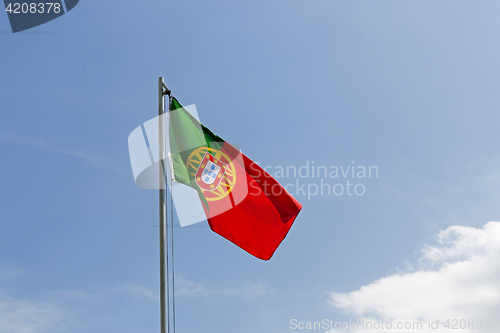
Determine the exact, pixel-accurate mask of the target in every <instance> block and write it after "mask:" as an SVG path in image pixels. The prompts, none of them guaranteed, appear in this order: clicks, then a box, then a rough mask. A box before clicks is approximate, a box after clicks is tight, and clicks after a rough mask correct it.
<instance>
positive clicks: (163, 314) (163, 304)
mask: <svg viewBox="0 0 500 333" xmlns="http://www.w3.org/2000/svg"><path fill="white" fill-rule="evenodd" d="M164 85H165V84H164V83H163V78H162V77H160V78H158V116H159V117H158V147H159V155H158V160H159V169H160V170H159V181H160V184H159V185H160V187H159V188H160V318H161V333H167V327H168V322H167V315H168V313H169V311H168V309H167V302H168V299H167V260H166V259H167V256H166V254H165V239H166V235H165V233H166V218H167V200H166V199H167V198H166V196H167V190H166V184H165V173H164V171H165V165H164V158H165V121H164V117H163V116H162V115H163V114H164V113H165V102H164V98H163V86H164Z"/></svg>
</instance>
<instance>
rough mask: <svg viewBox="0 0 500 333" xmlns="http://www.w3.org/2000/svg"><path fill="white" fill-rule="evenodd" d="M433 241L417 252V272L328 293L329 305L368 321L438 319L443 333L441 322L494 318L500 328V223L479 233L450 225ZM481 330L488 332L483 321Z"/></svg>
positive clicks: (407, 272) (474, 229)
mask: <svg viewBox="0 0 500 333" xmlns="http://www.w3.org/2000/svg"><path fill="white" fill-rule="evenodd" d="M436 241H437V242H436V244H435V245H425V246H424V247H423V248H422V250H421V252H420V258H419V260H418V263H417V264H416V267H417V268H414V269H413V270H411V269H410V270H407V271H405V272H400V273H397V274H392V275H389V276H387V277H384V278H381V279H379V280H377V281H374V282H373V283H371V284H369V285H366V286H362V287H361V288H360V289H358V290H355V291H352V292H350V293H332V294H331V304H332V305H333V306H334V307H336V308H338V309H341V310H343V311H345V312H347V313H351V314H354V315H356V316H357V317H358V318H365V319H371V320H379V321H380V320H383V321H392V322H395V321H401V322H402V321H423V322H425V323H427V322H428V320H429V319H431V320H433V321H435V320H439V321H440V322H441V326H440V327H441V328H442V329H443V331H449V330H448V329H447V328H445V327H443V326H442V324H444V323H445V322H446V320H447V319H458V320H462V319H464V320H466V321H467V323H468V320H469V319H474V321H476V320H478V319H489V320H490V321H491V320H492V319H497V325H500V321H499V320H498V311H499V310H500V260H499V257H500V222H489V223H487V224H485V225H484V226H483V228H481V229H478V228H473V227H466V226H452V227H449V228H447V229H446V230H443V231H441V232H439V234H438V235H437V237H436ZM476 323H477V322H476ZM476 329H477V327H476V328H475V329H469V328H467V329H462V330H461V331H462V332H465V331H475V330H476ZM490 329H491V322H490ZM407 331H408V330H405V332H407ZM424 331H425V330H424ZM431 331H432V332H436V331H439V330H431ZM482 331H488V329H486V328H485V327H484V323H483V327H482ZM419 332H422V330H419Z"/></svg>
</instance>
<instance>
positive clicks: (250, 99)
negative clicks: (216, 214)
mask: <svg viewBox="0 0 500 333" xmlns="http://www.w3.org/2000/svg"><path fill="white" fill-rule="evenodd" d="M499 14H500V4H499V3H498V2H495V1H482V2H480V3H479V2H473V1H440V2H435V1H404V2H401V1H382V0H378V1H332V0H328V1H327V0H319V1H313V2H311V1H254V2H251V3H241V2H232V1H190V2H181V1H156V0H155V1H152V0H146V1H141V2H139V3H134V2H123V1H106V2H102V1H90V0H86V1H84V0H82V1H80V3H79V4H78V6H77V7H75V9H73V10H72V11H71V12H70V13H68V14H66V15H63V16H62V17H60V18H58V19H56V20H54V21H52V22H49V23H46V24H44V25H42V26H39V27H36V28H33V29H31V30H27V31H25V32H21V33H17V34H12V33H11V32H10V26H9V23H8V19H7V15H6V14H4V15H0V59H1V60H2V66H1V71H0V111H1V112H0V151H1V156H2V158H1V162H0V171H1V177H0V189H1V190H0V212H1V215H0V216H1V218H0V226H1V230H2V231H1V232H0V331H2V332H6V333H10V332H26V333H31V332H42V333H43V332H54V333H58V332H68V331H71V332H73V333H80V332H93V333H101V332H102V333H104V332H106V333H107V332H110V331H121V332H123V333H132V332H157V331H159V310H158V297H157V295H158V283H159V277H158V230H157V227H156V225H157V223H158V221H157V220H158V194H157V192H156V191H148V190H144V189H141V188H139V187H137V186H136V185H135V183H134V179H133V175H132V170H131V167H130V160H129V156H128V148H127V137H128V135H129V133H130V132H131V131H132V130H133V129H134V128H136V127H137V126H139V125H140V124H142V123H143V122H145V121H147V120H149V119H151V118H153V117H154V116H155V115H156V113H157V78H158V77H159V76H164V77H165V82H166V84H167V85H168V86H169V88H170V89H172V91H173V94H174V96H176V97H177V98H178V99H179V101H180V102H181V103H183V104H185V105H189V104H196V107H197V110H198V112H199V114H200V118H201V120H202V122H203V123H204V124H205V125H206V126H207V127H209V128H210V129H211V130H212V131H214V132H215V133H217V134H219V135H220V136H221V137H223V138H225V139H226V140H228V141H231V142H235V143H237V144H238V145H240V146H241V147H242V150H243V151H244V152H245V154H246V155H247V156H249V157H250V158H252V159H253V160H254V161H256V162H260V164H261V165H262V166H279V165H280V166H296V167H300V166H302V165H304V164H306V162H307V161H309V162H310V163H311V162H312V161H314V162H315V165H325V166H344V167H347V166H350V165H352V162H353V161H354V163H355V165H363V166H377V167H378V170H379V176H378V178H371V179H362V180H359V179H358V180H356V179H355V180H354V181H356V182H361V183H363V184H364V186H365V187H366V193H365V194H364V195H362V196H347V195H342V196H333V195H330V196H319V195H318V196H315V197H312V198H310V200H308V198H307V196H304V195H302V194H300V195H297V196H296V198H297V200H299V201H300V202H301V203H302V204H303V206H304V208H303V211H302V212H301V213H300V215H299V217H298V219H297V220H296V222H295V224H294V226H293V227H292V229H291V231H290V233H289V235H288V237H287V238H286V239H285V241H284V242H283V244H282V245H281V246H280V248H279V249H278V251H277V252H276V254H275V256H274V257H273V258H272V259H271V260H270V261H269V262H263V261H260V260H258V259H256V258H254V257H252V256H250V255H248V254H247V253H246V252H244V251H242V250H240V249H239V248H237V247H235V246H234V245H232V244H231V243H229V242H227V241H226V240H224V239H223V238H221V237H220V236H218V235H216V234H215V233H213V232H211V231H210V229H208V227H207V225H206V222H204V223H200V224H198V225H196V226H193V227H186V228H176V230H175V232H176V273H177V278H178V284H177V285H178V294H177V295H178V297H177V314H178V316H177V325H178V330H179V332H186V333H189V332H206V333H210V332H235V331H237V332H241V333H253V332H273V333H283V332H289V331H292V330H291V329H290V323H289V322H290V319H292V318H296V319H297V320H299V321H303V322H307V321H320V320H322V319H324V318H328V319H331V320H334V321H344V320H348V319H350V318H372V319H373V320H397V319H401V320H417V319H418V318H423V317H430V316H434V317H436V318H434V317H433V318H428V319H439V320H446V316H451V315H455V316H463V317H464V318H467V319H468V318H469V317H471V318H476V317H474V316H479V315H480V314H494V313H495V311H494V310H495V309H498V306H499V304H500V296H499V295H500V284H498V279H496V280H495V278H494V277H496V276H499V275H500V267H499V266H498V264H497V263H496V261H495V258H498V254H499V253H500V251H499V249H498V248H497V247H496V245H495V244H496V240H497V237H498V233H499V231H498V228H497V227H496V224H490V225H488V226H485V227H484V228H483V226H484V225H485V224H486V223H487V222H490V221H499V220H500V210H499V209H498V200H499V199H500V191H499V185H500V173H499V172H498V165H499V162H500V154H499V152H498V142H499V140H500V134H499V133H500V132H499V131H498V123H499V121H500V113H499V112H498V107H499V105H500V95H499V94H498V90H499V85H500V79H499V78H500V75H499V74H500V65H499V64H500V63H499V62H498V59H499V58H500V44H499V40H500V39H499V37H500V36H499V34H500V32H499V31H500V29H499V25H500V23H499V22H498V16H499ZM280 181H282V182H283V183H288V182H295V179H280ZM301 181H302V179H301ZM306 181H308V182H310V183H313V182H315V183H319V181H320V180H319V179H309V180H306ZM325 181H329V182H330V183H331V184H334V183H337V182H345V179H326V180H325ZM440 231H441V233H440ZM438 235H441V236H438ZM436 237H441V238H436ZM439 240H440V241H441V243H440V242H439ZM425 244H429V245H425ZM450 251H451V252H450ZM450 253H451V254H450ZM478 258H479V259H478ZM485 263H487V264H488V265H486V264H485ZM453 265H455V266H453ZM481 265H483V266H481ZM485 265H486V266H485ZM446 267H448V268H449V267H451V268H454V267H456V269H457V270H460V269H462V268H463V267H465V268H463V270H462V271H460V272H461V273H460V274H458V273H453V274H452V273H450V272H449V271H446ZM485 267H490V270H489V271H485V273H484V274H483V275H481V276H483V278H478V277H477V276H473V275H470V274H472V273H471V272H473V271H475V272H482V269H485V270H486V268H485ZM451 268H450V269H451ZM428 271H430V272H434V273H435V274H434V275H432V276H433V277H431V278H426V277H425V272H428ZM447 274H448V275H447ZM468 274H469V275H468ZM421 275H422V276H423V277H422V279H420V278H419V277H420V276H421ZM455 276H461V277H463V278H462V279H460V280H457V281H455V282H456V283H455V282H454V283H449V281H450V280H449V279H448V280H447V277H449V278H450V279H451V278H453V277H455ZM440 277H441V278H440ZM384 279H385V280H384ZM426 281H427V282H426ZM429 281H430V282H429ZM443 281H448V282H447V283H445V282H443ZM495 281H496V282H495ZM426 283H428V285H429V286H436V285H437V286H439V285H440V283H442V284H443V286H448V287H449V291H448V292H449V294H446V293H444V294H440V293H431V294H429V295H426V297H420V298H419V297H418V295H421V293H420V291H419V290H420V289H419V288H424V290H428V289H426V288H425V286H426ZM395 285H397V286H399V287H397V288H396V287H394V286H395ZM474 288H476V289H477V290H487V293H488V295H491V298H481V297H482V296H480V295H482V294H481V293H473V292H472V293H471V294H470V295H469V294H468V293H466V292H465V291H466V290H476V289H474ZM485 288H486V289H485ZM444 289H445V288H442V289H440V290H444ZM396 291H397V294H398V295H399V296H398V295H395V292H396ZM374 295H375V296H374ZM402 295H406V297H407V298H408V299H403V298H402V297H403V296H402ZM449 295H455V296H456V295H459V296H460V295H464V296H463V297H462V298H460V297H459V296H456V297H458V298H457V299H456V300H455V301H454V302H451V303H450V304H448V303H440V302H439V300H443V299H449ZM478 295H479V296H478ZM412 297H414V298H412ZM381 300H386V301H387V302H386V303H381ZM433 304H440V307H438V308H435V309H434V308H432V305H433ZM478 304H479V305H478ZM458 305H460V306H458ZM458 308H460V309H459V310H457V309H458ZM401 309H403V310H404V311H403V310H401ZM428 309H432V310H435V311H434V312H432V314H431V313H428V312H426V311H428ZM477 309H481V311H482V312H478V311H479V310H477ZM437 317H438V318H437ZM415 318H416V319H415ZM319 331H321V330H319ZM322 331H325V330H322Z"/></svg>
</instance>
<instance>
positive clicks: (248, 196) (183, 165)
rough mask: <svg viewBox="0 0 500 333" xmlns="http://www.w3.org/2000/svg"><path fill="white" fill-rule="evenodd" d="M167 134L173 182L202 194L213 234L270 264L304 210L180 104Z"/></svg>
mask: <svg viewBox="0 0 500 333" xmlns="http://www.w3.org/2000/svg"><path fill="white" fill-rule="evenodd" d="M168 131H169V142H170V162H171V167H172V171H173V172H172V174H173V178H174V180H175V181H176V182H179V183H183V184H185V185H187V186H190V187H192V188H193V189H195V190H196V191H197V192H198V195H199V197H200V202H201V204H202V205H203V210H204V211H205V215H206V217H207V221H208V224H209V226H210V228H211V229H212V231H214V232H216V233H217V234H219V235H221V236H222V237H224V238H226V239H227V240H229V241H231V242H233V243H234V244H236V245H237V246H239V247H240V248H242V249H243V250H245V251H247V252H248V253H250V254H252V255H254V256H255V257H257V258H260V259H263V260H269V259H270V258H271V257H272V255H273V254H274V252H275V251H276V249H277V248H278V246H279V245H280V243H281V242H282V241H283V239H284V238H285V237H286V235H287V233H288V230H290V227H291V226H292V224H293V222H294V220H295V218H296V217H297V215H298V214H299V212H300V210H301V209H302V205H301V204H300V203H299V202H298V201H297V200H295V199H294V198H293V197H292V196H291V195H290V194H289V193H288V192H287V191H286V190H285V189H284V188H283V187H282V186H281V185H280V184H279V183H278V182H277V181H276V180H275V179H274V178H273V177H271V176H270V175H269V174H268V173H267V172H266V171H264V170H263V169H262V168H261V167H260V166H258V165H257V164H255V163H254V162H253V161H252V160H250V159H249V158H248V157H246V156H245V155H244V154H242V153H241V152H240V151H239V150H238V149H236V148H235V147H234V146H233V145H231V144H229V143H227V142H225V141H224V140H223V139H222V138H221V137H219V136H217V135H216V134H214V133H212V131H210V130H209V129H208V128H206V127H205V126H203V125H202V124H201V123H200V122H199V121H198V120H197V119H196V118H194V117H193V116H192V115H191V114H189V112H187V111H186V110H185V109H184V108H183V107H182V105H181V104H180V103H179V102H178V101H177V100H176V99H175V98H172V101H171V104H170V112H169V130H168Z"/></svg>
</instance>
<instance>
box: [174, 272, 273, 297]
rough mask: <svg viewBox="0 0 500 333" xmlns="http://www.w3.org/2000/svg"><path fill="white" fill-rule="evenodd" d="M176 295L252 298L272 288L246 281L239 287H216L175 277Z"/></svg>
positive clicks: (264, 293) (264, 284)
mask: <svg viewBox="0 0 500 333" xmlns="http://www.w3.org/2000/svg"><path fill="white" fill-rule="evenodd" d="M176 287H177V291H176V293H177V295H180V296H187V297H196V296H207V295H210V296H228V297H241V298H247V299H254V298H258V297H261V296H264V295H267V294H269V293H272V292H274V290H272V289H269V287H268V286H267V284H266V283H260V282H257V283H247V284H245V285H243V286H241V287H233V288H227V287H225V288H224V287H217V286H210V285H207V284H206V283H197V282H192V281H188V280H186V279H184V278H182V277H179V278H177V279H176Z"/></svg>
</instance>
